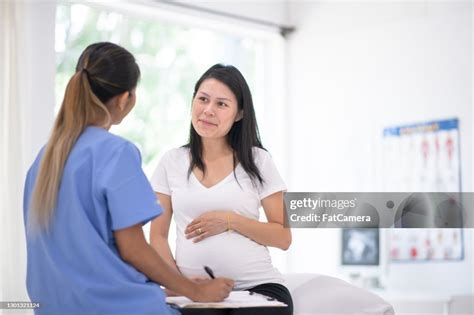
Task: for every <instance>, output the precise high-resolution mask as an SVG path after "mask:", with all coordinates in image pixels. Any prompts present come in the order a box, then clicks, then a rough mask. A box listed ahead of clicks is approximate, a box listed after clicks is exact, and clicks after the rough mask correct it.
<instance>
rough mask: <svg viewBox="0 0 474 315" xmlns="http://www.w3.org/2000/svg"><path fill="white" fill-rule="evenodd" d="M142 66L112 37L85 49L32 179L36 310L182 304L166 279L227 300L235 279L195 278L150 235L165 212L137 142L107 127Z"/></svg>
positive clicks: (27, 201)
mask: <svg viewBox="0 0 474 315" xmlns="http://www.w3.org/2000/svg"><path fill="white" fill-rule="evenodd" d="M139 76H140V70H139V68H138V65H137V63H136V62H135V59H134V57H133V55H132V54H130V53H129V52H128V51H127V50H125V49H124V48H122V47H120V46H118V45H115V44H112V43H96V44H93V45H90V46H89V47H87V48H86V50H85V51H84V52H83V53H82V55H81V57H80V58H79V61H78V64H77V67H76V73H75V74H74V75H73V76H72V78H71V79H70V81H69V83H68V85H67V88H66V92H65V95H64V100H63V103H62V106H61V109H60V111H59V113H58V116H57V118H56V121H55V124H54V128H53V130H52V133H51V136H50V139H49V141H48V143H47V144H46V146H45V147H44V148H43V149H42V150H41V151H40V153H39V154H38V156H37V158H36V160H35V161H34V163H33V165H32V166H31V168H30V170H29V171H28V175H27V178H26V183H25V192H24V217H25V228H26V238H27V251H28V265H27V289H28V294H29V296H30V299H31V301H33V302H39V303H40V308H39V309H37V310H36V314H61V315H63V314H81V315H84V314H101V315H102V314H114V315H118V314H137V315H138V314H155V315H158V314H163V315H165V314H175V313H176V314H177V311H175V310H173V309H171V308H170V307H168V305H167V304H166V303H165V295H164V293H163V291H162V289H161V288H160V285H159V284H162V285H164V286H165V287H167V288H170V289H171V290H173V291H175V292H177V293H179V294H182V295H185V296H187V297H189V298H191V299H192V300H195V301H220V300H222V299H224V298H225V297H226V296H228V294H229V292H230V290H231V289H232V286H233V281H232V280H229V279H224V278H218V279H215V280H210V281H206V282H200V283H195V282H192V281H190V280H188V279H186V278H185V277H184V276H182V275H181V274H180V273H179V272H177V271H176V270H175V269H174V268H172V267H170V266H169V265H168V264H167V263H166V262H165V261H164V260H163V259H162V258H160V255H159V254H158V253H157V252H156V251H155V250H154V249H153V248H152V247H150V246H149V244H148V243H147V242H146V240H145V238H144V235H143V231H142V225H143V224H144V223H146V222H148V221H150V220H151V219H153V218H155V217H157V216H159V215H160V214H161V213H162V208H161V207H160V206H159V204H157V202H156V199H155V195H154V193H153V190H152V189H151V187H150V185H149V183H148V181H147V178H146V177H145V175H144V173H143V171H142V169H141V158H140V153H139V151H138V150H137V148H136V147H135V146H134V145H133V144H132V143H130V142H129V141H127V140H125V139H123V138H121V137H118V136H115V135H113V134H111V133H109V132H108V129H109V128H110V126H111V125H113V124H119V123H120V122H121V121H122V119H123V118H124V117H125V116H126V115H127V114H128V113H129V112H130V110H131V109H132V108H133V106H134V104H135V88H136V85H137V82H138V79H139Z"/></svg>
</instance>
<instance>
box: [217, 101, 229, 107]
mask: <svg viewBox="0 0 474 315" xmlns="http://www.w3.org/2000/svg"><path fill="white" fill-rule="evenodd" d="M217 105H219V106H221V107H222V106H227V104H226V103H224V102H219V103H217Z"/></svg>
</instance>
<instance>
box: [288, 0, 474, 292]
mask: <svg viewBox="0 0 474 315" xmlns="http://www.w3.org/2000/svg"><path fill="white" fill-rule="evenodd" d="M290 22H291V23H292V24H295V26H296V28H297V31H296V32H295V33H294V34H293V35H292V36H290V38H289V40H288V50H287V54H288V66H287V67H288V79H287V84H288V95H289V98H288V111H287V115H288V119H289V128H288V132H289V139H291V142H290V143H289V152H290V159H289V165H288V168H289V172H288V174H289V175H290V176H289V178H288V180H289V190H290V191H380V188H379V187H380V186H379V185H378V183H380V181H381V179H380V176H381V175H380V174H379V170H378V167H377V165H378V164H379V163H380V161H379V160H380V152H379V150H378V146H379V143H380V141H381V138H382V130H383V128H384V127H387V126H393V125H399V124H404V123H410V122H419V121H426V120H430V119H443V118H452V117H458V118H459V119H460V125H461V127H460V133H461V154H462V156H461V160H462V186H463V190H464V191H473V177H472V173H473V169H472V160H473V156H472V152H473V146H472V142H473V137H472V135H473V130H472V124H473V110H472V46H471V44H472V3H471V2H468V1H464V2H455V1H452V2H447V1H446V2H439V1H433V2H432V1H410V2H385V1H384V2H374V1H371V2H347V1H346V2H335V1H332V2H327V1H326V2H316V1H313V2H302V1H294V2H291V5H290ZM465 232H466V233H465V237H466V239H465V249H466V258H465V260H464V261H463V262H453V263H438V264H434V263H431V264H416V265H413V264H412V265H396V266H395V265H392V266H391V267H390V271H389V279H388V284H389V285H390V286H391V287H393V288H399V289H410V288H414V289H426V290H431V291H433V290H450V291H453V292H454V291H456V292H469V291H472V286H473V280H472V279H473V278H472V277H473V276H472V275H473V274H472V271H471V268H472V265H473V258H472V247H473V241H472V238H473V237H472V233H471V232H472V231H470V230H468V231H465ZM294 234H295V237H294V242H293V248H292V249H291V250H290V253H291V256H290V258H289V266H290V268H291V269H292V270H294V271H296V270H298V271H308V272H320V273H327V274H338V264H339V250H340V249H339V235H340V231H338V230H307V231H305V230H295V231H294ZM308 248H312V250H308ZM434 275H436V276H434ZM453 279H455V280H454V281H453ZM441 283H442V284H443V285H440V284H441Z"/></svg>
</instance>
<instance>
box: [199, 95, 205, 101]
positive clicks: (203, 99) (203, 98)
mask: <svg viewBox="0 0 474 315" xmlns="http://www.w3.org/2000/svg"><path fill="white" fill-rule="evenodd" d="M199 100H200V101H201V102H206V101H207V97H204V96H201V97H199Z"/></svg>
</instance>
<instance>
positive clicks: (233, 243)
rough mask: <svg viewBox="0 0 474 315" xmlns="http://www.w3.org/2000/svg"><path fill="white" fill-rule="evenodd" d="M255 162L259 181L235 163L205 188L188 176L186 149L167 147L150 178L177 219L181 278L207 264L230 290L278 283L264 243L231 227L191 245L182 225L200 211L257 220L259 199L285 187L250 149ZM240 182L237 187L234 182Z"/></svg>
mask: <svg viewBox="0 0 474 315" xmlns="http://www.w3.org/2000/svg"><path fill="white" fill-rule="evenodd" d="M253 154H254V159H255V164H256V166H257V167H258V169H259V171H260V174H261V176H262V178H263V180H264V182H263V185H260V183H258V181H257V185H254V184H253V183H252V181H251V179H250V177H249V176H248V175H247V173H246V172H245V170H244V169H243V167H242V166H241V165H240V164H238V165H237V167H236V169H235V175H236V177H237V179H238V182H237V181H236V180H235V177H234V173H233V172H232V173H230V174H229V175H228V176H227V177H225V178H224V179H223V180H222V181H220V182H219V183H217V184H216V185H214V186H212V187H210V188H206V187H205V186H203V185H202V184H201V182H199V180H198V179H197V178H196V177H195V176H194V174H193V173H191V175H190V176H189V178H188V169H189V165H190V153H189V149H187V148H177V149H173V150H170V151H168V152H167V153H166V154H165V155H164V156H163V158H162V159H161V161H160V163H159V164H158V167H157V168H156V170H155V173H154V174H153V176H152V178H151V184H152V186H153V189H154V190H155V191H156V192H159V193H163V194H166V195H170V196H171V202H172V206H173V214H174V218H175V222H176V234H177V235H176V257H175V259H176V264H177V265H178V268H179V269H180V270H181V272H182V273H183V274H184V275H186V276H199V275H201V276H206V273H205V271H204V269H203V267H204V266H209V267H211V269H212V270H213V271H214V274H215V275H216V276H220V277H227V278H231V279H233V280H234V281H235V287H234V288H235V289H237V290H243V289H248V288H252V287H254V286H256V285H259V284H263V283H283V279H282V277H281V274H280V272H279V271H278V270H277V269H276V268H275V267H273V265H272V261H271V258H270V254H269V252H268V249H267V247H266V246H263V245H260V244H258V243H256V242H255V241H253V240H251V239H249V238H247V237H246V236H243V235H242V234H240V233H237V232H234V231H231V232H224V233H220V234H217V235H214V236H211V237H208V238H206V239H204V240H202V241H201V242H198V243H193V241H192V239H189V240H188V239H186V236H185V233H184V231H185V229H186V226H187V225H188V224H189V223H191V221H192V220H193V219H195V218H197V217H198V216H200V215H201V214H203V213H206V212H209V211H214V210H232V211H234V212H236V213H238V214H240V215H243V216H245V217H247V218H251V219H255V220H258V219H259V208H260V207H261V200H262V199H263V198H265V197H267V196H269V195H271V194H273V193H275V192H278V191H284V190H286V187H285V183H284V182H283V180H282V179H281V176H280V174H279V173H278V171H277V169H276V167H275V164H274V163H273V160H272V158H271V156H270V154H269V153H268V152H267V151H265V150H262V149H259V148H254V149H253ZM239 184H240V186H239Z"/></svg>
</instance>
